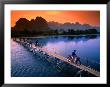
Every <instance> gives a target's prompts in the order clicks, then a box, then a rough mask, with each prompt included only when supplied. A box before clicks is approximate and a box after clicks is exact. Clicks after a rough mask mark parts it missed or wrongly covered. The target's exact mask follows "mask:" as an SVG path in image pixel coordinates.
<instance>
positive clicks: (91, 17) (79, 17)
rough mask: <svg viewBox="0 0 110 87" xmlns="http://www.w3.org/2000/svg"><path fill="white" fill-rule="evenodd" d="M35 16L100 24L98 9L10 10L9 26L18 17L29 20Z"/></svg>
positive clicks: (62, 21)
mask: <svg viewBox="0 0 110 87" xmlns="http://www.w3.org/2000/svg"><path fill="white" fill-rule="evenodd" d="M37 16H41V17H43V18H44V19H46V21H48V22H49V21H55V22H59V23H65V22H71V23H75V22H79V23H81V24H90V25H93V26H100V11H11V26H12V27H13V26H14V25H15V23H16V21H17V20H18V19H19V18H27V19H28V20H31V19H35V18H36V17H37Z"/></svg>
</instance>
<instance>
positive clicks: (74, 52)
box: [72, 50, 77, 58]
mask: <svg viewBox="0 0 110 87" xmlns="http://www.w3.org/2000/svg"><path fill="white" fill-rule="evenodd" d="M72 56H73V58H75V57H77V55H76V50H74V51H73V52H72Z"/></svg>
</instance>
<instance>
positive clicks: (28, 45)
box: [17, 41, 100, 77]
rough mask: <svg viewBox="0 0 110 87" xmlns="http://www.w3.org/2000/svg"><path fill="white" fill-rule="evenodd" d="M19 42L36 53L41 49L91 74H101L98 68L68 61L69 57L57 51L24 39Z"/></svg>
mask: <svg viewBox="0 0 110 87" xmlns="http://www.w3.org/2000/svg"><path fill="white" fill-rule="evenodd" d="M17 42H19V43H20V44H22V45H25V46H26V47H28V48H29V49H30V50H33V52H34V53H35V52H37V50H40V51H42V52H44V53H46V54H48V55H49V56H52V57H55V58H57V59H60V60H62V61H64V62H66V63H68V64H70V65H72V66H74V67H76V68H79V69H81V70H82V71H87V72H89V73H91V74H93V75H95V76H97V77H99V76H100V72H99V71H97V70H95V69H93V68H91V67H88V66H85V65H83V64H81V65H79V64H75V63H73V62H71V61H68V59H67V58H65V57H63V56H61V55H58V54H56V53H52V52H49V51H48V50H46V49H43V48H42V47H40V46H35V44H33V43H31V44H29V43H28V42H23V41H17ZM36 49H37V50H36Z"/></svg>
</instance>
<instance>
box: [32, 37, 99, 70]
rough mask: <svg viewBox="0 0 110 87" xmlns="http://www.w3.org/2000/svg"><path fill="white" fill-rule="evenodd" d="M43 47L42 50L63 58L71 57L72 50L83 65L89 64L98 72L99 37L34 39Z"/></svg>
mask: <svg viewBox="0 0 110 87" xmlns="http://www.w3.org/2000/svg"><path fill="white" fill-rule="evenodd" d="M36 40H38V42H39V43H40V44H42V45H43V48H44V49H47V50H48V51H50V52H54V53H57V54H59V55H62V56H64V57H67V56H68V55H71V53H72V52H73V50H75V49H76V50H77V55H78V56H79V57H80V58H81V61H82V63H83V64H86V65H87V62H88V61H89V64H90V65H91V66H92V67H94V65H95V67H94V68H96V69H98V70H99V67H100V65H99V63H100V36H99V35H85V36H51V37H45V38H37V39H36V38H34V39H33V41H36Z"/></svg>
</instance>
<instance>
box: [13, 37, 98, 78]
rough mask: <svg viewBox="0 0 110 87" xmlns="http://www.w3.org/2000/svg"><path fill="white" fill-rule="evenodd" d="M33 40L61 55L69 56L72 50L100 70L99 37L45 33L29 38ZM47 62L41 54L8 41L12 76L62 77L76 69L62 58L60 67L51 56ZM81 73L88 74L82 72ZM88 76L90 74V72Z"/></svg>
mask: <svg viewBox="0 0 110 87" xmlns="http://www.w3.org/2000/svg"><path fill="white" fill-rule="evenodd" d="M29 39H30V40H31V41H32V42H33V43H35V41H36V40H37V41H38V43H40V45H42V48H45V49H47V50H48V51H50V52H53V53H57V54H59V55H62V56H64V57H67V56H68V55H71V54H72V52H73V50H77V51H76V54H77V56H79V57H80V60H81V63H82V64H84V65H86V66H90V67H92V68H94V69H96V70H98V71H100V36H99V35H86V36H47V37H34V38H29ZM50 59H51V61H53V62H49V61H47V60H46V57H45V56H44V55H42V54H40V53H37V54H36V55H34V54H33V53H32V52H30V51H29V50H28V49H26V48H25V47H23V46H22V45H20V44H19V43H17V42H15V41H13V40H11V76H14V77H49V76H50V77H62V76H63V77H64V76H76V74H77V72H78V71H79V69H76V68H75V67H72V66H70V65H68V64H66V63H64V62H62V61H60V60H59V61H60V62H61V63H60V64H59V66H60V68H61V69H59V68H58V67H57V64H56V63H55V61H56V59H55V58H51V57H50ZM82 75H83V76H89V75H85V74H84V73H83V74H82ZM90 76H91V75H90Z"/></svg>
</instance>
